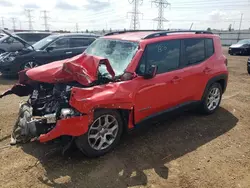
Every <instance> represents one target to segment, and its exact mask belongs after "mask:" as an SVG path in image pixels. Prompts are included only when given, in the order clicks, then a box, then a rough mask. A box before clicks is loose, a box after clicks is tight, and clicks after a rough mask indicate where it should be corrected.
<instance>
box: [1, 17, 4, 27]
mask: <svg viewBox="0 0 250 188" xmlns="http://www.w3.org/2000/svg"><path fill="white" fill-rule="evenodd" d="M1 20H2V28H3V29H4V17H3V16H2V17H1Z"/></svg>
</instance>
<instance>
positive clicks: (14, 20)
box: [11, 18, 16, 30]
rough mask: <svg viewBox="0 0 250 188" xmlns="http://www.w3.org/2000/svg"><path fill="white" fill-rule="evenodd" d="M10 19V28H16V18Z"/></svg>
mask: <svg viewBox="0 0 250 188" xmlns="http://www.w3.org/2000/svg"><path fill="white" fill-rule="evenodd" d="M11 21H12V29H13V30H15V29H16V18H11Z"/></svg>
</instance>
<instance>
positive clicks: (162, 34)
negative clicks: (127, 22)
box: [143, 30, 213, 39]
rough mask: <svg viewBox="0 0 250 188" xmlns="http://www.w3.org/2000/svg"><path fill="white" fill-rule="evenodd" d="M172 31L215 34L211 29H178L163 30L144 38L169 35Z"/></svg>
mask: <svg viewBox="0 0 250 188" xmlns="http://www.w3.org/2000/svg"><path fill="white" fill-rule="evenodd" d="M171 33H195V34H213V33H212V32H211V31H202V30H176V31H161V32H158V33H152V34H149V35H147V36H146V37H144V38H143V39H150V38H155V37H161V36H167V35H168V34H171Z"/></svg>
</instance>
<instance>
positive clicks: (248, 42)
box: [237, 39, 250, 44]
mask: <svg viewBox="0 0 250 188" xmlns="http://www.w3.org/2000/svg"><path fill="white" fill-rule="evenodd" d="M237 44H250V39H244V40H240V41H239V42H238V43H237Z"/></svg>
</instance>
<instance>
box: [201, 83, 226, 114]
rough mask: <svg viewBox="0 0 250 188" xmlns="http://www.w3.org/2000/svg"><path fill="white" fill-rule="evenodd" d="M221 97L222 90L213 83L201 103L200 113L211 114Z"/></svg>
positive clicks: (217, 84) (218, 85)
mask: <svg viewBox="0 0 250 188" xmlns="http://www.w3.org/2000/svg"><path fill="white" fill-rule="evenodd" d="M221 97H222V89H221V85H220V84H219V83H213V84H212V85H211V86H210V88H209V89H208V91H207V92H206V94H205V96H204V98H203V100H202V102H201V111H202V113H203V114H212V113H214V112H215V111H216V109H217V108H218V107H219V105H220V102H221Z"/></svg>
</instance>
